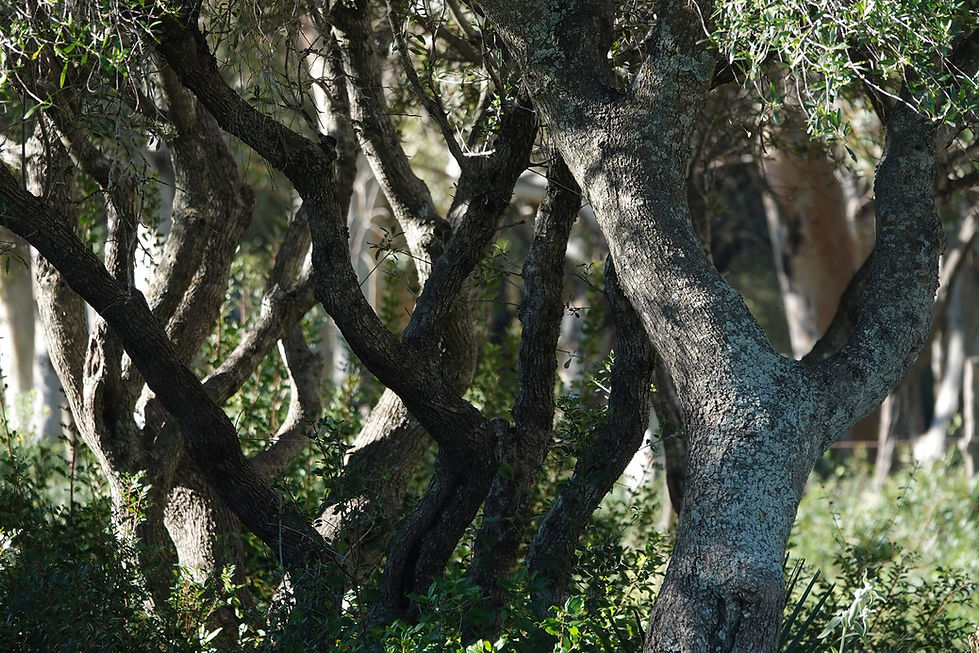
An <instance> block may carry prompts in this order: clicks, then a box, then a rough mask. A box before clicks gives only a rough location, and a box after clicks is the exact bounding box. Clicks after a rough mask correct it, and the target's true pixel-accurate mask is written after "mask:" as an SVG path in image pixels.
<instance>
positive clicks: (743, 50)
mask: <svg viewBox="0 0 979 653" xmlns="http://www.w3.org/2000/svg"><path fill="white" fill-rule="evenodd" d="M974 11H975V9H974V7H973V8H970V3H968V2H961V1H957V2H946V1H944V0H888V1H886V2H879V1H875V0H859V1H858V2H840V1H837V0H826V1H823V2H817V3H811V2H798V1H796V0H781V1H779V2H758V1H757V0H732V1H729V2H722V3H718V4H717V9H716V12H715V14H714V19H715V21H716V26H717V29H716V31H715V32H714V34H713V38H714V40H715V42H716V43H717V46H718V48H719V49H720V50H721V51H722V53H723V54H724V55H726V57H727V59H728V61H729V62H730V63H732V64H734V65H737V66H739V67H741V68H742V70H743V71H744V74H745V75H746V77H747V80H757V79H759V78H760V77H761V75H762V73H763V72H764V71H766V70H768V69H769V65H770V64H772V63H774V64H776V66H777V67H778V68H781V69H783V70H784V71H786V72H787V73H789V76H791V78H792V79H793V80H795V84H796V85H797V86H796V88H795V89H794V90H795V92H796V93H797V94H798V96H799V97H800V98H801V99H802V100H803V102H804V103H805V106H807V108H808V109H809V126H810V129H811V130H812V131H815V132H818V133H823V134H833V133H841V132H845V121H844V120H843V119H842V116H841V111H840V108H839V106H838V105H837V99H838V98H839V97H840V96H841V95H843V94H845V93H847V92H848V91H852V90H854V89H859V90H864V89H866V90H868V91H870V92H871V93H872V94H874V95H877V96H878V97H881V98H886V99H887V100H888V101H891V100H897V101H902V102H909V103H911V104H912V105H913V106H914V107H915V108H916V109H917V110H918V111H920V112H922V113H924V114H926V115H928V116H932V117H935V118H938V119H940V120H944V121H948V122H950V123H951V122H954V121H956V120H958V119H959V118H960V117H961V116H965V115H968V114H970V113H971V112H974V111H975V110H976V108H977V107H979V92H977V91H979V87H977V86H976V81H975V80H973V79H970V78H969V77H968V76H966V75H962V74H960V72H959V71H957V70H956V69H955V68H954V66H950V65H949V57H950V54H951V52H952V49H953V46H954V44H955V43H956V40H957V39H959V38H960V37H961V35H962V34H963V33H968V32H969V31H970V30H971V29H972V28H974V27H975V25H976V16H975V13H974ZM902 84H904V85H905V86H906V92H907V94H908V96H907V98H906V99H898V98H899V96H900V94H901V86H902ZM759 90H760V91H762V95H763V97H765V98H766V100H767V101H769V102H771V103H773V105H774V106H776V107H777V106H778V105H780V104H781V103H782V101H783V100H784V95H783V94H782V92H780V91H778V90H776V84H775V83H774V82H772V83H771V84H770V86H769V85H765V84H761V83H759Z"/></svg>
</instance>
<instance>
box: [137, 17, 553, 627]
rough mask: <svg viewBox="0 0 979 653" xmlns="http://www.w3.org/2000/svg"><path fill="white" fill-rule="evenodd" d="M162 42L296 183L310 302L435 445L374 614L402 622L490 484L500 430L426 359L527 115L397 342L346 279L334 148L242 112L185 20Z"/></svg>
mask: <svg viewBox="0 0 979 653" xmlns="http://www.w3.org/2000/svg"><path fill="white" fill-rule="evenodd" d="M339 11H341V12H343V11H346V8H340V9H339ZM159 36H160V40H159V42H158V43H157V44H156V47H157V50H158V51H159V52H160V54H161V56H162V57H163V58H164V59H165V60H166V61H167V63H168V64H169V65H170V66H171V67H172V68H173V69H174V71H175V72H176V73H177V75H178V77H179V78H180V80H181V83H183V84H184V85H185V86H186V87H187V88H188V89H190V90H191V91H192V92H193V93H194V94H195V95H196V96H197V98H198V100H199V101H200V102H202V103H203V104H204V105H205V106H206V107H207V109H208V110H209V111H210V113H211V114H212V115H213V116H214V118H215V119H216V120H217V121H218V123H219V124H221V126H222V127H223V128H224V129H225V130H227V131H229V132H230V133H232V134H234V135H236V136H238V137H239V138H241V139H242V140H243V141H244V142H245V143H246V144H248V145H249V146H251V147H252V148H253V149H255V151H256V152H258V153H259V154H260V155H262V156H263V157H264V158H265V160H266V161H268V162H269V164H270V165H272V166H274V167H276V168H278V169H279V170H281V171H282V172H283V173H284V174H285V175H286V176H287V177H288V178H289V180H290V181H291V182H292V183H293V185H294V187H295V188H296V191H297V192H298V193H299V195H300V197H302V199H303V202H304V208H305V210H306V211H307V214H308V216H309V222H310V229H311V232H312V261H313V274H314V292H315V294H316V297H317V299H318V300H319V301H320V303H321V304H322V305H323V307H324V308H325V309H326V311H327V312H328V313H329V314H330V315H331V316H332V317H333V319H334V320H335V321H336V323H337V326H338V327H339V329H340V331H341V332H342V333H343V335H344V338H345V339H346V340H347V342H348V343H349V344H350V346H351V348H352V349H353V351H354V352H355V353H356V354H357V355H358V357H359V358H360V360H361V361H362V362H363V363H364V365H366V367H367V368H368V369H369V370H370V371H371V372H372V373H373V374H374V375H375V376H376V377H377V378H378V379H379V380H380V381H381V382H382V383H384V384H385V385H386V386H388V387H389V388H391V389H392V390H394V391H395V392H396V393H397V394H398V395H399V396H400V397H401V399H402V400H403V401H404V402H405V405H406V407H407V408H408V410H409V411H410V412H411V413H412V415H414V416H415V418H417V419H418V420H419V422H420V423H421V424H422V425H423V426H424V427H425V428H426V429H427V430H428V432H429V433H430V434H431V435H432V437H433V439H434V440H435V441H436V442H437V443H438V444H439V459H438V462H437V465H436V470H435V473H434V475H433V477H432V481H431V483H430V485H429V488H428V490H427V491H426V493H425V496H424V497H422V499H421V501H420V502H419V503H418V504H417V506H416V508H415V509H414V511H413V512H412V513H411V515H409V517H408V518H407V519H406V520H405V522H404V523H403V525H402V527H401V528H400V530H399V533H398V536H397V538H398V539H397V541H398V543H399V546H398V547H395V548H393V549H392V550H391V551H390V553H389V555H388V564H387V567H386V570H385V579H384V583H383V586H382V592H381V599H380V600H379V602H378V603H377V606H376V610H375V615H376V618H378V619H386V618H388V615H399V614H404V613H406V612H407V611H409V610H410V601H409V599H408V598H407V596H408V594H411V593H423V592H424V591H426V589H427V587H428V584H429V583H430V581H431V579H432V578H433V577H434V576H435V575H436V574H437V573H439V572H440V571H441V570H442V568H443V566H444V564H445V562H446V561H447V560H448V557H449V555H450V554H451V552H452V550H453V548H454V546H455V544H456V542H457V541H458V539H459V537H461V535H462V534H463V532H464V531H465V528H466V527H467V526H468V524H469V523H470V522H471V521H472V519H473V517H474V516H475V514H476V511H477V510H478V507H479V505H480V504H481V503H482V500H483V498H484V497H485V496H486V492H487V490H488V489H489V483H490V481H491V479H492V474H493V471H494V469H493V466H491V465H490V466H488V465H486V464H485V461H487V460H493V459H494V450H495V446H496V441H497V437H498V435H497V432H498V428H496V427H494V426H493V425H491V424H490V423H489V422H488V421H487V420H486V419H485V418H483V416H482V415H480V414H479V411H477V410H476V409H475V408H474V407H473V406H472V405H471V404H469V403H468V402H466V401H465V400H464V399H462V397H460V396H459V395H458V394H457V393H456V392H455V391H454V389H453V388H452V386H451V384H450V383H449V381H448V380H447V379H446V378H445V376H444V375H443V374H442V373H441V371H440V370H439V369H438V366H437V363H436V362H435V359H433V358H432V357H431V353H433V352H434V351H437V348H438V344H439V340H440V339H439V337H438V329H439V327H440V326H441V325H442V323H443V320H444V319H445V317H446V315H447V314H448V313H449V312H450V311H451V308H452V305H453V301H454V299H455V298H456V296H457V295H458V293H459V291H460V289H461V288H462V286H463V284H464V282H465V279H466V278H467V277H468V275H469V273H470V272H471V271H472V269H473V267H474V266H475V265H476V263H477V262H478V260H479V259H480V258H481V256H482V253H483V250H484V249H485V247H486V245H487V243H488V242H489V239H490V238H491V237H492V235H493V234H494V233H495V224H496V219H497V218H498V216H499V215H500V214H501V213H502V211H503V210H504V209H505V208H506V206H507V205H508V203H509V199H510V193H511V191H512V187H513V183H514V182H515V181H516V179H517V176H518V175H519V173H520V172H522V170H523V169H524V168H525V167H526V165H527V157H528V155H529V149H530V145H531V144H532V142H533V135H534V134H535V133H536V120H535V118H534V116H533V114H532V113H531V112H528V111H521V110H519V107H517V110H514V111H512V112H511V113H510V114H509V116H508V117H507V118H506V119H505V120H504V121H503V125H502V127H501V133H503V134H509V137H508V138H500V140H499V141H498V147H497V149H496V151H495V152H494V154H493V155H492V156H490V157H485V158H481V159H480V160H479V161H478V162H474V164H473V166H472V168H473V171H474V177H473V181H472V182H471V183H472V184H473V185H475V184H476V181H475V180H476V179H480V180H481V182H482V183H481V185H480V187H479V188H478V190H476V191H475V192H473V194H472V195H471V197H470V199H469V202H468V205H467V206H466V207H465V211H464V217H463V219H462V221H461V223H460V226H459V228H458V230H457V232H456V233H455V234H454V236H453V238H452V240H451V241H450V242H449V244H448V245H447V247H446V249H445V252H444V253H443V255H442V256H440V257H439V258H438V260H436V261H435V263H434V265H433V268H432V273H431V277H430V279H429V282H428V283H426V285H425V288H424V290H423V292H422V294H421V296H420V297H419V299H418V302H417V304H416V307H415V311H414V313H413V315H412V319H411V322H410V323H409V325H408V327H407V329H406V330H405V337H404V342H401V341H398V340H397V339H396V338H395V337H394V336H393V335H392V334H391V333H390V332H389V331H387V329H386V328H385V327H384V325H383V324H382V323H381V321H380V320H379V319H378V317H377V315H376V314H375V313H374V312H373V310H372V309H371V307H370V306H369V305H368V303H367V301H366V299H365V298H364V296H363V295H362V294H361V292H360V288H359V284H358V281H357V278H356V275H355V274H354V272H353V269H352V268H351V265H350V259H349V252H348V245H347V239H348V233H347V228H346V222H345V220H344V219H343V216H342V213H341V211H340V207H339V204H338V197H337V195H336V193H335V188H334V185H333V180H334V173H335V171H334V158H335V151H334V147H333V145H334V143H333V141H331V140H327V139H324V140H322V142H321V143H319V144H316V143H313V142H312V141H310V140H308V139H306V138H305V137H303V136H302V135H300V134H298V133H297V132H295V131H292V130H290V129H289V128H287V127H285V126H284V125H282V124H281V123H278V122H276V121H274V120H271V119H269V118H268V117H267V116H264V115H262V114H261V113H259V112H258V111H256V110H255V109H254V108H253V107H251V106H250V105H249V104H248V103H246V102H245V101H244V100H243V99H242V98H241V97H240V96H239V95H238V94H237V93H236V92H235V91H234V90H233V89H232V88H230V87H229V86H228V85H227V84H226V83H225V82H224V81H223V80H222V79H221V76H220V73H219V71H218V69H217V64H216V62H215V59H214V57H213V55H212V54H211V53H210V51H209V50H208V46H207V44H206V42H205V40H204V37H203V35H202V34H201V32H200V31H199V29H198V28H197V26H196V24H195V21H194V19H193V17H192V19H191V20H183V19H176V18H165V19H163V20H162V21H161V22H160V27H159ZM161 399H162V398H161ZM186 438H187V435H186V427H185V439H186ZM236 512H238V510H237V508H236ZM238 514H239V517H240V518H242V521H243V522H245V523H246V524H248V520H246V519H245V518H244V516H243V515H242V514H240V513H238ZM248 525H249V527H250V528H251V527H252V525H251V524H248ZM304 530H305V529H304ZM296 544H298V541H296Z"/></svg>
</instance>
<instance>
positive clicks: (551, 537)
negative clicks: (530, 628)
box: [527, 259, 655, 618]
mask: <svg viewBox="0 0 979 653" xmlns="http://www.w3.org/2000/svg"><path fill="white" fill-rule="evenodd" d="M605 296H606V298H607V299H608V302H609V306H610V307H611V309H612V317H613V319H614V320H615V332H616V346H615V362H614V363H613V366H612V381H611V383H612V387H611V392H610V393H609V399H608V417H607V421H606V423H605V426H604V428H603V429H602V430H601V433H600V434H599V435H598V437H596V438H595V440H594V442H592V443H591V444H590V446H588V447H587V448H586V449H585V450H584V451H583V452H582V454H581V455H580V456H579V457H578V462H577V464H576V465H575V471H574V475H573V476H572V477H571V479H570V480H569V481H568V483H567V485H565V486H564V487H563V488H562V489H561V492H560V493H559V494H558V497H557V499H556V500H555V501H554V504H553V505H552V506H551V509H550V510H549V511H548V512H547V515H545V517H544V519H543V520H542V521H541V524H540V526H539V527H538V529H537V534H536V535H535V536H534V539H533V542H531V545H530V550H529V551H528V553H527V567H528V569H529V570H530V572H531V573H532V574H534V576H535V577H536V578H538V579H540V580H541V581H542V585H541V587H540V589H538V590H537V591H535V592H533V593H532V602H533V605H534V611H535V612H536V613H537V615H538V616H539V617H541V618H545V617H547V616H548V615H549V609H550V606H552V605H561V604H562V603H563V600H564V591H565V588H566V586H567V583H568V581H569V580H570V578H571V570H572V566H573V563H574V551H575V546H576V545H577V542H578V537H579V536H580V534H581V531H582V530H583V529H584V527H585V526H586V525H587V524H588V521H589V520H590V519H591V515H592V512H594V510H595V508H597V507H598V504H599V503H600V502H601V500H602V499H603V498H604V497H605V495H606V494H608V492H609V490H611V488H612V484H613V483H614V482H615V481H616V479H618V478H619V476H621V475H622V472H623V471H624V470H625V468H626V466H627V465H628V464H629V461H630V460H632V457H633V456H634V455H635V453H636V451H637V450H638V449H639V445H640V444H642V436H643V433H644V432H645V429H646V424H647V420H648V414H649V412H648V411H649V390H650V386H651V384H652V380H653V365H654V358H655V353H654V351H653V348H652V345H650V343H649V338H648V337H647V335H646V331H645V329H644V328H643V324H642V322H641V321H640V320H639V316H638V315H637V314H636V312H635V311H634V310H633V308H632V305H631V304H630V303H629V301H628V300H627V299H626V297H625V295H624V294H623V293H622V290H621V289H620V287H619V285H618V280H617V277H616V273H615V269H614V267H613V266H612V261H611V259H609V260H608V261H607V262H606V268H605Z"/></svg>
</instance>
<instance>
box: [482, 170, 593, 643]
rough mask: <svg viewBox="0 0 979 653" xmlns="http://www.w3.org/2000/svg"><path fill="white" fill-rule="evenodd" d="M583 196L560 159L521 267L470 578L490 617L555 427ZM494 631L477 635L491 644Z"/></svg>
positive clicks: (514, 553)
mask: <svg viewBox="0 0 979 653" xmlns="http://www.w3.org/2000/svg"><path fill="white" fill-rule="evenodd" d="M580 202H581V196H580V193H579V192H578V188H577V184H575V182H574V178H573V177H572V176H571V173H570V172H569V171H568V169H567V166H565V165H564V162H563V161H561V160H560V158H558V159H557V162H556V163H555V164H554V165H553V166H551V169H550V173H549V180H548V185H547V191H546V194H545V196H544V201H543V203H542V204H541V206H540V209H539V210H538V212H537V220H536V221H535V228H534V239H533V242H532V243H531V245H530V252H529V254H528V255H527V260H526V262H525V263H524V268H523V280H524V289H523V301H522V302H521V304H520V323H521V325H522V331H521V336H520V354H519V359H518V362H517V376H518V386H517V399H516V403H515V404H514V407H513V419H514V426H513V427H512V428H511V429H510V431H509V433H508V434H507V436H508V437H507V440H506V441H505V442H504V443H503V447H502V453H503V459H502V460H501V463H502V468H501V471H500V472H499V473H498V474H497V476H496V478H494V479H493V486H492V487H491V488H490V493H489V496H488V497H487V499H486V504H485V506H484V508H483V523H482V527H481V528H480V531H479V534H478V535H477V536H476V540H475V545H474V549H473V553H474V559H473V563H472V566H471V567H470V571H469V577H470V578H471V579H472V581H473V583H475V584H476V586H478V587H480V588H482V590H483V594H484V597H485V600H484V607H486V608H487V609H489V610H491V611H493V612H495V611H496V610H498V609H499V607H500V602H501V601H502V595H501V592H500V586H499V582H500V580H502V579H505V578H506V577H507V576H508V575H509V573H510V571H511V567H512V566H513V563H514V561H515V560H516V557H517V551H518V548H519V546H520V544H521V542H522V540H523V535H524V531H525V530H526V527H527V523H528V521H529V518H530V510H531V504H530V500H531V497H532V493H533V490H534V488H535V487H536V485H537V480H538V478H539V477H540V469H541V465H542V464H543V462H544V456H545V454H546V453H547V444H548V442H549V440H550V435H551V429H552V427H553V422H554V374H555V372H556V370H557V359H556V357H555V355H554V351H555V348H556V347H557V341H558V336H559V334H560V330H561V317H562V316H563V313H564V302H563V297H562V294H561V293H562V290H563V288H564V257H565V251H566V249H567V244H568V236H569V235H570V233H571V225H572V224H573V223H574V221H575V218H576V217H577V215H578V209H579V207H580ZM504 470H505V473H504ZM495 635H496V633H495V632H489V633H480V636H483V637H486V638H489V639H494V638H495Z"/></svg>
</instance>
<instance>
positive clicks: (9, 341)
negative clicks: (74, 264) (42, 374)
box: [0, 227, 34, 431]
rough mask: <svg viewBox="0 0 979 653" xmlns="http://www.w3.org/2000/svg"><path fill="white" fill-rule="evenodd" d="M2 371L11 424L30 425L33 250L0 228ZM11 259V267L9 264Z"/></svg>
mask: <svg viewBox="0 0 979 653" xmlns="http://www.w3.org/2000/svg"><path fill="white" fill-rule="evenodd" d="M0 246H2V247H3V250H4V254H3V256H2V257H0V370H2V372H3V383H4V384H6V388H4V391H3V400H4V402H5V404H4V405H5V411H6V415H7V420H8V422H9V427H10V428H11V429H16V430H18V431H26V430H28V429H29V428H30V418H31V403H30V402H31V396H30V392H31V390H32V389H33V380H34V379H33V376H34V296H33V293H32V292H31V270H30V260H31V255H30V250H29V249H28V247H27V244H26V243H25V242H24V241H23V239H21V238H20V237H19V236H16V235H14V234H13V233H11V232H10V231H7V229H4V228H3V227H0ZM8 260H9V266H8Z"/></svg>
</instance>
